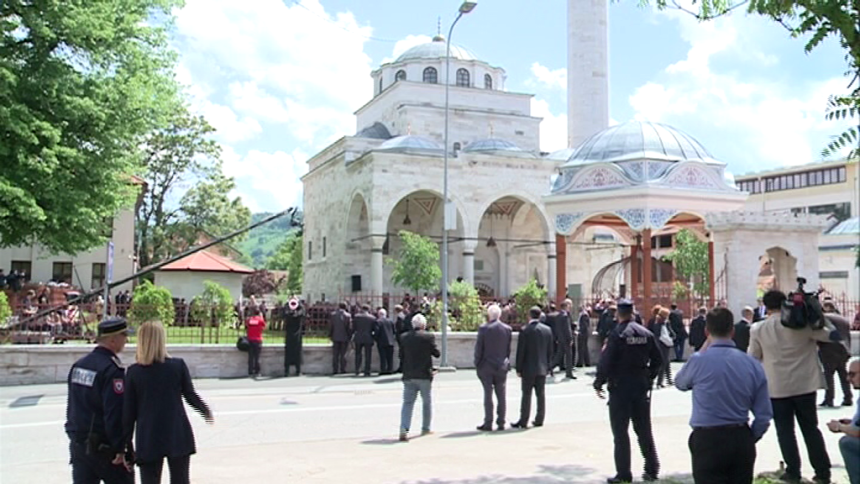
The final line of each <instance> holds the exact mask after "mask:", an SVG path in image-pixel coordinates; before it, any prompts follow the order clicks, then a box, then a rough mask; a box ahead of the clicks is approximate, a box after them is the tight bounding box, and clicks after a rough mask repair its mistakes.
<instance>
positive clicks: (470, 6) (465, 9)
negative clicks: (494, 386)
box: [441, 2, 478, 367]
mask: <svg viewBox="0 0 860 484" xmlns="http://www.w3.org/2000/svg"><path fill="white" fill-rule="evenodd" d="M477 5H478V2H463V4H462V5H460V10H459V12H458V13H457V18H455V19H454V22H453V23H451V28H450V29H448V38H447V40H446V45H445V135H444V139H445V146H444V148H445V149H444V150H443V153H444V160H445V161H444V164H443V169H442V170H443V175H442V178H443V180H442V202H443V203H442V362H441V363H442V364H441V366H442V367H447V366H448V223H449V222H448V205H449V204H450V201H449V200H448V90H449V83H450V79H451V36H452V35H453V34H454V26H455V25H457V22H458V21H459V20H460V17H462V16H463V15H465V14H467V13H469V12H471V11H472V10H474V9H475V7H476V6H477ZM454 223H455V224H456V223H457V220H456V217H455V219H454Z"/></svg>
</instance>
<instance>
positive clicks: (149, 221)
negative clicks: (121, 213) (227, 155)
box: [137, 107, 251, 267]
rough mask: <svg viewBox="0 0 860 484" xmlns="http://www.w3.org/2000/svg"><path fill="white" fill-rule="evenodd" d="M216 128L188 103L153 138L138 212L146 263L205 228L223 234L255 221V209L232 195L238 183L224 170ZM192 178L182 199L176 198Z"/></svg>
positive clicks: (147, 152)
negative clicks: (191, 109) (215, 133)
mask: <svg viewBox="0 0 860 484" xmlns="http://www.w3.org/2000/svg"><path fill="white" fill-rule="evenodd" d="M214 131H215V129H214V128H212V126H210V125H209V123H208V122H206V120H205V119H203V118H202V117H199V116H192V115H191V114H189V113H188V111H187V110H186V109H185V108H184V107H183V108H182V109H180V110H178V111H177V112H176V113H174V115H173V116H172V117H171V118H170V123H169V124H168V125H167V126H166V127H164V128H163V129H159V130H156V131H154V132H153V133H151V135H150V136H149V137H148V138H147V141H146V143H145V146H146V148H145V158H144V168H145V170H144V175H143V177H144V179H145V180H146V183H147V190H146V193H145V194H144V196H143V199H142V202H141V205H140V208H139V210H138V212H137V227H138V231H139V232H138V235H139V237H138V239H139V244H140V251H139V252H140V263H141V265H142V266H144V267H145V266H148V265H150V264H152V263H155V262H159V261H161V260H164V259H165V258H167V257H169V256H170V255H171V254H175V253H177V252H179V251H181V250H182V249H184V248H186V247H188V246H191V245H194V244H195V243H196V242H197V241H198V239H199V237H200V235H201V234H203V233H208V234H213V235H223V234H226V233H230V232H233V231H235V230H237V229H239V228H242V227H244V226H246V225H248V224H249V222H250V220H251V212H250V210H248V209H247V208H246V207H245V206H244V205H243V204H242V201H241V199H239V198H233V199H231V198H230V197H229V195H228V194H229V193H230V192H231V191H232V190H233V189H234V188H235V183H234V181H233V179H232V178H229V177H226V176H224V175H223V173H222V164H221V159H220V156H221V149H220V147H219V146H218V144H217V143H215V141H214V140H212V139H211V135H212V133H214ZM189 184H192V186H191V188H188V189H187V191H186V192H185V194H184V195H183V196H182V197H181V198H180V199H179V202H178V203H176V202H175V201H173V202H172V203H171V200H175V199H176V198H178V194H177V192H179V191H182V190H185V189H186V188H187V187H188V185H189ZM241 239H242V237H241V236H240V237H239V241H241Z"/></svg>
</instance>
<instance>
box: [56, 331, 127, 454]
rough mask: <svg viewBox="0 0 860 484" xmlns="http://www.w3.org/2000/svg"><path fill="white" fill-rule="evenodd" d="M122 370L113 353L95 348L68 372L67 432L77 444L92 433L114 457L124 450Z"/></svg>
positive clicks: (123, 373)
mask: <svg viewBox="0 0 860 484" xmlns="http://www.w3.org/2000/svg"><path fill="white" fill-rule="evenodd" d="M124 377H125V370H124V369H123V367H122V365H121V364H120V361H119V358H117V356H116V355H115V354H114V353H113V351H111V350H109V349H107V348H105V347H103V346H97V347H96V348H95V349H94V350H93V351H92V352H91V353H90V354H88V355H87V356H84V357H83V358H81V359H80V360H78V361H77V362H75V364H74V365H72V369H71V370H70V371H69V377H68V384H69V395H68V404H67V405H66V433H67V434H68V435H69V438H70V439H71V440H72V441H74V442H78V443H83V442H85V441H86V440H87V435H88V434H89V432H90V430H91V429H92V433H93V434H95V435H96V436H97V438H98V439H99V441H100V442H102V443H103V444H106V445H109V446H110V448H111V450H112V451H113V453H114V454H118V453H120V452H123V451H124V450H125V445H124V444H125V441H124V440H123V433H122V404H123V394H124V393H125V380H124Z"/></svg>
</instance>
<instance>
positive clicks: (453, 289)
mask: <svg viewBox="0 0 860 484" xmlns="http://www.w3.org/2000/svg"><path fill="white" fill-rule="evenodd" d="M448 289H449V290H448V294H449V296H448V309H450V310H451V313H452V314H453V317H449V318H448V322H449V324H450V326H451V329H453V330H454V331H477V330H478V326H480V325H481V324H483V323H484V320H485V319H484V308H483V306H481V299H480V298H479V297H478V290H477V289H475V287H474V286H472V285H471V284H469V283H468V282H465V281H463V282H452V283H451V285H450V286H448Z"/></svg>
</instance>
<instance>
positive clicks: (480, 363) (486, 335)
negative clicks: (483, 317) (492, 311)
mask: <svg viewBox="0 0 860 484" xmlns="http://www.w3.org/2000/svg"><path fill="white" fill-rule="evenodd" d="M511 338H512V336H511V327H510V326H508V325H507V324H505V323H503V322H501V321H491V322H489V323H484V324H482V325H481V326H480V327H479V328H478V340H477V341H476V342H475V360H474V363H475V368H477V369H478V370H481V369H484V368H486V369H490V370H504V371H508V370H509V369H510V368H511Z"/></svg>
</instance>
